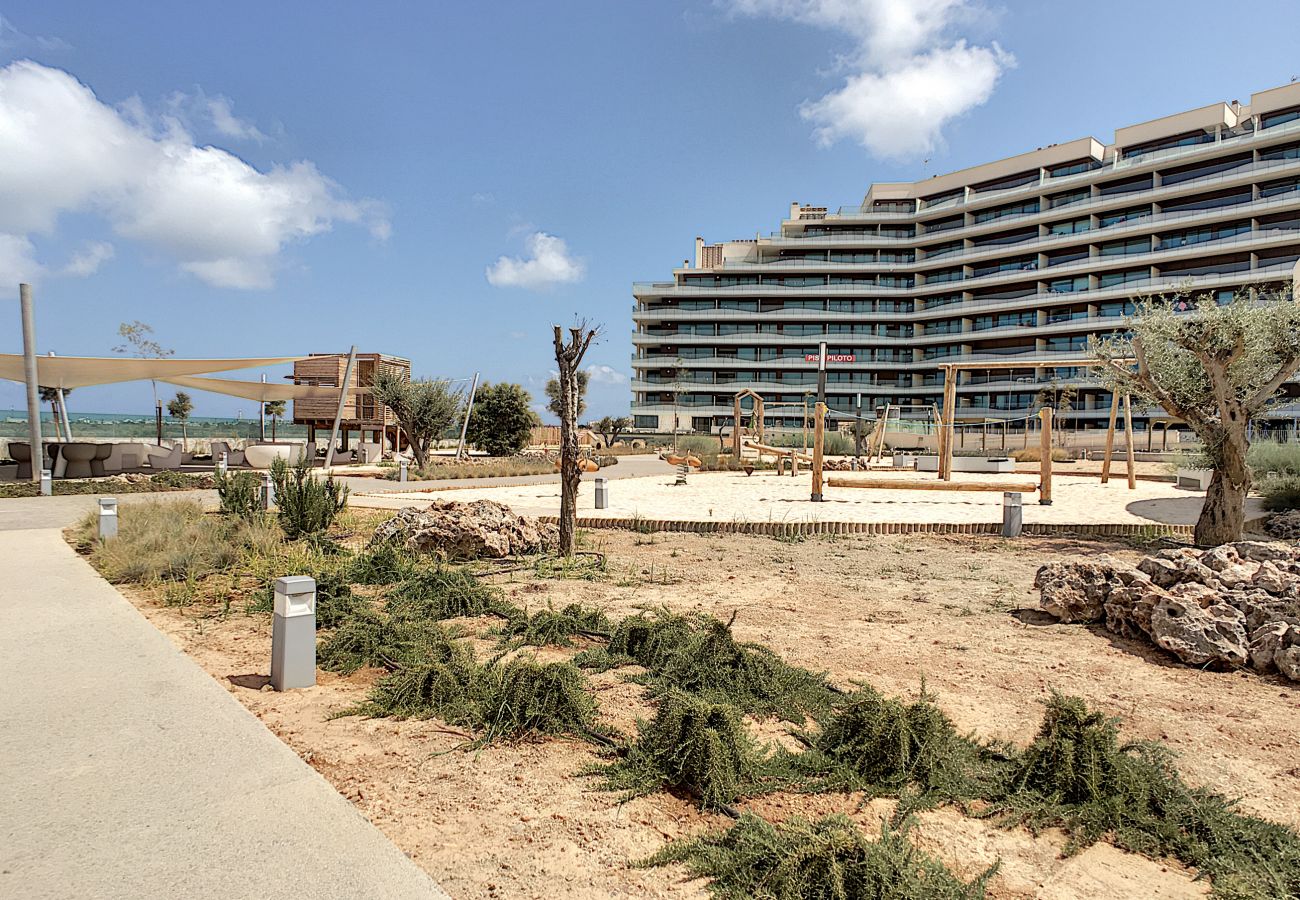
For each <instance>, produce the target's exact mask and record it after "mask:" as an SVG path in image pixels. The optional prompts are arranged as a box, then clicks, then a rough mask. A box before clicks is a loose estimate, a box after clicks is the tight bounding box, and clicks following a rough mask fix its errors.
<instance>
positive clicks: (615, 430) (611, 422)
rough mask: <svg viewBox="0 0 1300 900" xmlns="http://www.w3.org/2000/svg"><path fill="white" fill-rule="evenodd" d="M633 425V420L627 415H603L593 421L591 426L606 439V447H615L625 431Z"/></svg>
mask: <svg viewBox="0 0 1300 900" xmlns="http://www.w3.org/2000/svg"><path fill="white" fill-rule="evenodd" d="M631 427H632V420H631V419H630V418H628V417H627V416H602V417H601V418H600V419H598V420H597V421H595V422H593V423H591V428H592V430H593V431H595V432H596V433H597V434H599V435H600V436H601V437H602V438H604V439H605V446H606V447H613V446H614V445H615V444H616V443H618V439H619V438H620V437H622V436H623V432H625V431H627V430H628V429H629V428H631Z"/></svg>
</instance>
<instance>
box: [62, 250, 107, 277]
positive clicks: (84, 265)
mask: <svg viewBox="0 0 1300 900" xmlns="http://www.w3.org/2000/svg"><path fill="white" fill-rule="evenodd" d="M113 255H114V250H113V245H112V244H110V243H108V242H107V241H87V242H86V243H85V244H84V245H82V247H81V249H80V250H78V251H77V252H76V253H74V254H73V255H72V259H70V260H68V264H67V265H66V266H64V267H63V274H64V275H71V276H73V277H74V278H88V277H89V276H91V275H94V274H95V273H96V272H98V271H99V267H100V266H102V265H103V264H104V263H106V262H108V261H109V260H110V259H112V258H113Z"/></svg>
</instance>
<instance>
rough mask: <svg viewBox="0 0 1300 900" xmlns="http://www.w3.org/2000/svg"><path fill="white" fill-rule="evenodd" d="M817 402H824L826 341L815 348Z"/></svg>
mask: <svg viewBox="0 0 1300 900" xmlns="http://www.w3.org/2000/svg"><path fill="white" fill-rule="evenodd" d="M817 402H818V403H823V404H824V403H825V402H826V342H825V341H822V342H821V344H820V345H819V346H818V348H817Z"/></svg>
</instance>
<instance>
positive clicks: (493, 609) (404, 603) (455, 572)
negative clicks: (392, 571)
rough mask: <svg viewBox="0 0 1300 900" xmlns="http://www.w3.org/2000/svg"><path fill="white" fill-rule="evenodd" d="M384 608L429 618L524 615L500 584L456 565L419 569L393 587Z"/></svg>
mask: <svg viewBox="0 0 1300 900" xmlns="http://www.w3.org/2000/svg"><path fill="white" fill-rule="evenodd" d="M384 608H385V610H386V611H387V612H388V613H389V614H391V615H394V616H397V617H400V618H407V619H425V620H429V621H437V620H439V619H455V618H459V617H460V616H486V615H497V616H502V617H503V618H506V619H514V618H516V617H518V616H519V615H520V610H519V609H518V608H517V607H515V606H513V605H511V604H510V603H507V602H506V601H505V600H504V599H502V597H501V594H500V592H499V591H497V589H496V588H494V587H492V586H491V585H488V584H485V583H483V581H482V580H480V579H478V578H475V577H474V575H473V574H471V573H470V572H469V571H468V570H466V569H462V568H457V567H454V566H438V567H437V568H423V569H420V570H418V571H417V572H416V573H415V574H413V575H411V576H410V577H408V578H406V579H404V580H403V581H402V582H401V583H400V584H399V585H398V586H397V587H396V588H395V589H394V590H393V591H392V593H391V594H390V595H389V598H388V602H387V604H386V605H385V607H384Z"/></svg>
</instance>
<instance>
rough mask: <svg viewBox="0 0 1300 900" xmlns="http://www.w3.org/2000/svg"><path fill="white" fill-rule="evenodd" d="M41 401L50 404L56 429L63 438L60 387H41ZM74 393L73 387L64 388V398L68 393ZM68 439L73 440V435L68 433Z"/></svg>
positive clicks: (64, 398)
mask: <svg viewBox="0 0 1300 900" xmlns="http://www.w3.org/2000/svg"><path fill="white" fill-rule="evenodd" d="M39 390H40V392H41V402H42V403H48V404H50V414H51V415H52V416H53V417H54V431H55V433H56V434H58V435H59V436H60V439H62V436H63V411H62V407H61V406H60V402H61V400H60V397H59V389H58V388H52V387H41V388H40V389H39ZM71 393H72V388H64V389H63V398H62V399H63V400H66V399H67V397H68V394H71ZM67 439H68V440H72V435H68V437H67Z"/></svg>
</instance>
